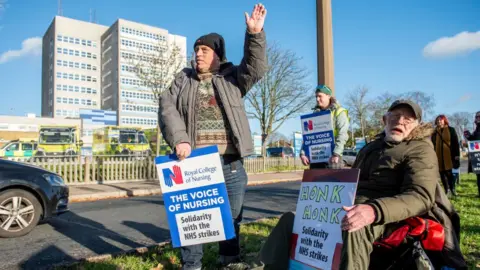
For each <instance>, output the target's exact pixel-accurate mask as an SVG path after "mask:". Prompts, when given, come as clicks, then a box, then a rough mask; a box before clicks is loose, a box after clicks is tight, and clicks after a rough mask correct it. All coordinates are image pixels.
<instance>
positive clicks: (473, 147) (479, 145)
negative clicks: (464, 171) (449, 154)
mask: <svg viewBox="0 0 480 270" xmlns="http://www.w3.org/2000/svg"><path fill="white" fill-rule="evenodd" d="M468 159H469V160H470V164H471V165H472V171H473V173H474V174H480V141H469V142H468Z"/></svg>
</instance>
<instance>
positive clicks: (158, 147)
mask: <svg viewBox="0 0 480 270" xmlns="http://www.w3.org/2000/svg"><path fill="white" fill-rule="evenodd" d="M160 137H161V136H160V125H158V124H157V151H156V153H157V155H156V156H157V157H158V156H159V155H160Z"/></svg>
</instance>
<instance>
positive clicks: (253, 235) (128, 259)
mask: <svg viewBox="0 0 480 270" xmlns="http://www.w3.org/2000/svg"><path fill="white" fill-rule="evenodd" d="M457 193H458V196H457V198H454V199H452V202H453V203H454V205H455V207H456V209H457V211H458V212H459V214H460V216H461V226H462V234H461V248H462V251H463V254H464V256H465V258H466V259H467V261H468V264H469V268H470V269H480V198H478V197H477V186H476V177H475V175H472V174H470V175H467V174H463V175H462V176H461V184H460V186H459V187H458V188H457ZM276 222H277V219H276V218H270V219H262V220H259V221H257V222H255V223H249V224H244V225H242V227H241V236H242V238H241V242H242V256H243V257H244V259H245V260H246V261H247V262H250V261H252V260H253V259H254V258H255V257H256V256H257V254H258V252H259V249H260V247H261V245H262V244H263V242H264V241H265V239H266V237H267V236H268V234H269V232H270V231H271V229H272V228H273V227H274V226H275V224H276ZM217 250H218V248H217V245H216V244H209V245H205V248H204V252H205V256H204V261H203V263H204V266H205V268H206V269H215V268H216V267H215V262H216V258H217V256H216V254H217ZM179 255H180V252H179V251H178V250H177V249H172V248H171V247H170V246H168V245H167V246H166V247H163V248H154V249H152V250H150V251H148V252H146V253H144V254H142V255H141V256H140V255H129V256H119V257H116V258H112V259H108V260H105V261H102V262H84V263H80V264H77V265H72V266H68V267H60V268H58V269H62V270H63V269H64V270H67V269H68V270H73V269H75V270H89V269H91V270H119V269H125V270H126V269H132V270H140V269H146V270H150V269H159V270H160V269H180V259H179V258H180V256H179Z"/></svg>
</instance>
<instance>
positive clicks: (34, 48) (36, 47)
mask: <svg viewBox="0 0 480 270" xmlns="http://www.w3.org/2000/svg"><path fill="white" fill-rule="evenodd" d="M41 54H42V38H41V37H32V38H27V39H25V40H24V41H23V42H22V48H21V49H20V50H10V51H6V52H4V53H2V54H1V55H0V64H3V63H6V62H8V61H10V60H13V59H15V58H20V57H23V56H28V55H32V56H36V55H41Z"/></svg>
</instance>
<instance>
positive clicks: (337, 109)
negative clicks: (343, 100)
mask: <svg viewBox="0 0 480 270" xmlns="http://www.w3.org/2000/svg"><path fill="white" fill-rule="evenodd" d="M315 97H316V100H317V105H316V106H315V108H313V112H320V111H327V110H329V111H330V112H331V114H332V127H333V137H334V139H335V146H334V149H333V154H332V157H331V158H330V160H329V163H326V162H320V163H310V160H309V158H308V157H307V156H306V154H305V150H304V147H305V146H304V145H302V150H301V151H300V158H301V159H302V163H303V165H305V166H307V165H310V169H321V168H328V167H329V165H331V166H332V165H333V166H334V167H338V166H341V165H343V160H342V155H343V149H344V147H345V143H347V141H348V128H349V120H348V111H347V110H346V109H345V108H342V107H341V106H340V104H339V103H338V102H337V99H336V98H335V97H334V96H332V90H331V89H330V88H329V87H328V86H326V85H319V86H317V88H316V89H315Z"/></svg>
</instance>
